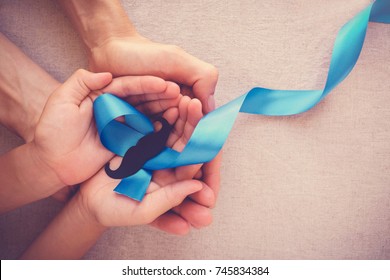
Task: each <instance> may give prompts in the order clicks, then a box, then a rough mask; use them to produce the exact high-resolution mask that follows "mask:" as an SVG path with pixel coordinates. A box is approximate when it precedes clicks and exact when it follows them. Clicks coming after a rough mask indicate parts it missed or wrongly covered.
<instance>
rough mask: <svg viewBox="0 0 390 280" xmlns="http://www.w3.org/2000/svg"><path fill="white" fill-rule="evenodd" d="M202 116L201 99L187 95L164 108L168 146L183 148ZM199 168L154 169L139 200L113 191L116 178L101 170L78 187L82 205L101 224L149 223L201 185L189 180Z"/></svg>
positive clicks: (114, 160) (179, 202) (115, 163)
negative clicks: (169, 127)
mask: <svg viewBox="0 0 390 280" xmlns="http://www.w3.org/2000/svg"><path fill="white" fill-rule="evenodd" d="M201 117H202V106H201V103H200V101H199V100H197V99H192V100H191V99H190V98H188V97H183V98H182V99H181V101H180V104H179V109H177V108H171V109H169V110H167V111H166V112H165V113H164V118H166V119H167V120H168V122H169V123H171V124H173V123H175V125H174V129H173V132H172V133H171V135H170V137H169V139H168V143H167V145H168V146H170V147H172V148H173V149H175V150H178V151H181V150H182V149H184V146H185V144H186V143H187V142H188V139H189V137H190V136H191V134H192V132H193V130H194V128H195V126H196V124H197V123H198V121H199V120H200V118H201ZM120 161H121V159H120V158H119V157H115V158H114V159H113V160H112V161H111V165H112V167H113V168H116V166H118V165H119V163H120ZM200 167H201V165H192V166H186V167H181V168H180V169H178V168H176V169H166V170H158V171H155V172H154V174H153V177H152V181H151V183H150V185H149V188H148V190H147V193H146V195H145V197H144V199H143V200H142V201H141V202H137V201H134V200H132V199H130V198H127V197H125V196H121V195H118V194H116V193H115V192H113V189H114V188H115V186H116V185H117V184H118V183H119V180H114V179H112V178H110V177H108V176H107V175H106V174H105V171H104V170H103V169H102V170H100V171H99V173H97V174H96V175H95V176H94V177H93V178H91V179H90V180H88V181H87V182H85V183H84V184H83V185H82V186H81V189H80V195H81V197H82V199H81V201H83V202H84V205H83V208H84V209H85V210H86V211H87V213H89V215H91V217H93V218H94V219H96V220H97V222H98V223H99V224H101V225H104V226H124V225H139V224H148V223H152V222H153V221H155V220H156V219H157V218H158V219H164V218H166V217H164V215H163V214H164V213H166V212H167V211H168V210H170V209H172V208H173V207H175V206H177V205H179V204H181V203H182V201H183V200H184V199H185V198H186V197H187V196H188V195H190V194H192V193H195V192H198V191H199V190H201V189H202V188H203V186H204V183H202V182H201V181H198V180H193V179H192V178H193V177H194V176H195V174H196V173H197V172H198V171H199V169H200ZM178 171H180V172H178ZM161 215H163V216H161ZM166 215H169V213H167V214H166ZM177 218H178V217H177Z"/></svg>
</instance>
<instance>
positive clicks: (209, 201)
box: [189, 184, 216, 208]
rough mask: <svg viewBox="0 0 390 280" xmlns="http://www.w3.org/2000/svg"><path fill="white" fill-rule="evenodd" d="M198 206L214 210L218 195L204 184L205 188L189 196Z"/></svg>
mask: <svg viewBox="0 0 390 280" xmlns="http://www.w3.org/2000/svg"><path fill="white" fill-rule="evenodd" d="M189 197H190V198H191V199H192V200H193V201H194V202H196V203H197V204H200V205H203V206H205V207H208V208H212V207H214V205H215V200H216V195H215V194H214V191H213V189H212V188H210V187H209V186H207V185H206V184H204V186H203V188H202V189H201V190H200V191H198V192H196V193H193V194H191V195H190V196H189Z"/></svg>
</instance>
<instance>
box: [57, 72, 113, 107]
mask: <svg viewBox="0 0 390 280" xmlns="http://www.w3.org/2000/svg"><path fill="white" fill-rule="evenodd" d="M111 80H112V75H111V74H110V73H92V72H89V71H87V70H83V69H79V70H77V71H76V72H75V73H74V74H73V75H72V76H70V78H69V79H68V80H66V81H65V82H64V83H63V84H62V85H61V86H60V87H59V88H58V89H57V90H56V94H58V95H57V96H60V98H62V100H63V101H67V102H70V103H73V104H76V105H77V106H79V105H80V104H81V102H82V101H83V100H84V99H85V98H86V97H87V96H88V95H89V94H90V93H91V91H93V90H98V89H101V88H103V87H104V86H106V85H107V84H108V83H110V82H111Z"/></svg>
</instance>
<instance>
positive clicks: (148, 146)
mask: <svg viewBox="0 0 390 280" xmlns="http://www.w3.org/2000/svg"><path fill="white" fill-rule="evenodd" d="M157 121H158V122H160V123H161V125H162V127H161V129H160V130H159V131H157V132H154V133H150V134H148V135H145V136H144V137H142V138H141V139H139V140H138V142H137V144H136V145H135V146H131V147H130V148H129V149H128V150H127V152H126V154H125V155H124V156H123V159H122V163H121V165H120V166H119V167H118V169H116V170H112V169H110V163H109V162H108V163H107V164H106V165H105V167H104V169H105V171H106V173H107V175H108V176H110V177H111V178H114V179H123V178H126V177H129V176H131V175H133V174H135V173H137V172H138V171H139V170H140V169H141V168H142V167H143V166H144V164H145V162H147V161H148V160H150V159H152V158H154V157H155V156H157V155H158V154H159V153H160V152H161V151H162V150H163V149H164V148H165V143H166V142H167V140H168V137H169V134H170V133H171V130H172V127H173V126H172V125H170V124H169V123H168V121H167V120H166V119H164V118H162V117H161V118H159V119H158V120H157Z"/></svg>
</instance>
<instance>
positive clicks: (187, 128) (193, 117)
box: [173, 99, 203, 151]
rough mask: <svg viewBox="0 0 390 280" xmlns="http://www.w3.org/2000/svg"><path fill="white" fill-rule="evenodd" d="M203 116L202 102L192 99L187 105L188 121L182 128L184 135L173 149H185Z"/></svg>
mask: <svg viewBox="0 0 390 280" xmlns="http://www.w3.org/2000/svg"><path fill="white" fill-rule="evenodd" d="M179 110H180V108H179ZM202 116H203V113H202V104H201V103H200V101H199V100H198V99H191V100H190V101H189V103H188V106H187V115H186V121H185V124H184V127H183V128H182V135H181V137H180V139H179V140H180V141H177V142H176V143H175V144H174V145H173V149H175V150H178V151H182V150H183V149H184V147H185V145H186V144H187V143H188V140H190V138H191V135H192V133H193V132H194V130H195V127H196V126H197V124H198V123H199V121H200V119H201V118H202Z"/></svg>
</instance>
